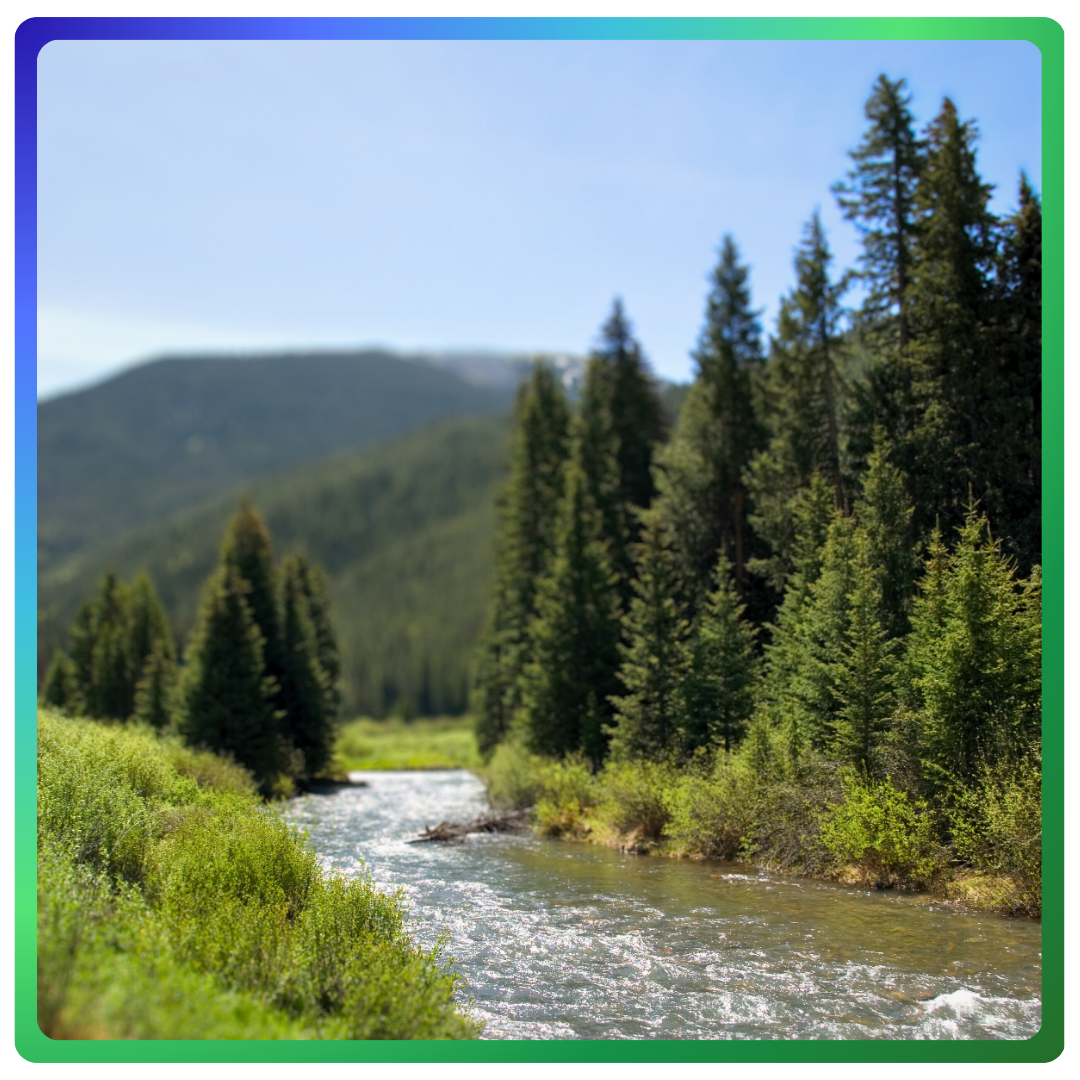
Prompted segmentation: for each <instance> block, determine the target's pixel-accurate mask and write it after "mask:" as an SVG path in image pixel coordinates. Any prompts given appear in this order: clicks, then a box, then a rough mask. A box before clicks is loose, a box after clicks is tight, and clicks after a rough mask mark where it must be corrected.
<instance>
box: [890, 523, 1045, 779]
mask: <svg viewBox="0 0 1080 1080" xmlns="http://www.w3.org/2000/svg"><path fill="white" fill-rule="evenodd" d="M927 579H928V580H927V581H925V582H924V585H923V588H922V596H921V597H920V601H919V603H917V605H916V608H915V614H914V617H913V619H912V623H913V625H912V634H911V637H910V639H909V642H908V654H909V656H908V659H907V664H908V666H909V669H910V670H911V672H912V675H913V677H912V685H913V688H914V690H915V692H916V694H917V695H918V699H919V703H920V704H921V706H922V709H923V713H924V725H923V726H924V739H925V743H924V748H925V753H926V759H927V762H928V763H929V765H930V766H932V767H933V770H934V774H935V775H937V776H938V777H942V778H944V777H951V778H952V779H953V780H955V781H959V782H960V783H962V784H966V783H970V782H971V781H973V780H974V779H975V777H976V775H977V773H978V769H979V767H980V765H982V764H983V763H987V764H993V763H994V762H995V761H996V760H1000V759H1001V758H1002V757H1006V756H1010V755H1013V754H1015V753H1016V751H1017V749H1023V748H1024V747H1025V746H1027V745H1030V744H1031V743H1032V742H1033V741H1034V740H1035V739H1037V738H1038V737H1039V731H1040V725H1041V699H1042V681H1041V597H1040V584H1041V579H1040V575H1039V572H1038V570H1037V569H1036V571H1035V572H1033V574H1032V576H1031V578H1030V579H1029V580H1028V581H1026V582H1022V581H1020V580H1018V579H1017V577H1016V573H1015V565H1014V563H1012V562H1011V561H1010V560H1009V559H1008V558H1006V557H1005V555H1004V554H1003V553H1002V551H1001V543H1000V541H997V540H994V539H992V538H991V536H990V533H989V528H988V525H987V521H986V517H985V515H983V514H980V513H977V512H976V509H975V507H974V505H973V504H969V507H968V511H967V514H966V517H965V522H964V525H963V527H962V528H961V530H960V536H959V539H958V542H957V545H956V548H955V550H954V551H953V552H952V554H951V555H949V556H948V558H947V560H946V559H945V558H943V556H942V553H941V552H940V551H938V552H936V553H935V552H932V553H931V562H930V564H929V565H928V568H927Z"/></svg>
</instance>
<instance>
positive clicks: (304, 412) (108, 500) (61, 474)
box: [38, 351, 515, 570]
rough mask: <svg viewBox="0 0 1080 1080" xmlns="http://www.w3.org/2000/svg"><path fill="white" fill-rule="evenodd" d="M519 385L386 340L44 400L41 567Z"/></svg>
mask: <svg viewBox="0 0 1080 1080" xmlns="http://www.w3.org/2000/svg"><path fill="white" fill-rule="evenodd" d="M508 366H509V367H510V369H511V370H512V371H513V370H515V368H514V366H513V365H512V364H508ZM513 390H514V379H513V378H512V377H511V378H509V379H504V380H503V381H502V382H501V383H499V382H498V381H497V380H495V381H492V380H489V381H488V382H486V383H484V384H482V385H478V380H477V379H476V378H475V376H473V377H472V379H471V381H466V379H465V378H462V377H460V376H459V375H458V374H456V373H455V372H454V371H452V370H450V369H449V368H447V367H446V366H445V365H433V364H432V363H430V362H425V361H424V360H423V359H422V358H414V359H413V360H410V359H407V358H402V357H400V356H395V355H391V354H390V353H386V352H378V351H366V352H353V353H342V352H338V353H328V352H320V353H311V354H301V353H295V354H287V355H276V356H260V357H250V358H236V357H217V358H213V357H211V358H207V357H201V358H175V359H163V360H157V361H153V362H150V363H147V364H144V365H142V366H140V367H137V368H131V369H128V370H127V371H125V372H123V373H122V374H120V375H117V376H116V377H115V378H112V379H109V380H108V381H107V382H104V383H101V384H99V385H97V386H94V387H91V388H89V389H87V390H81V391H78V392H76V393H72V394H68V395H65V396H63V397H59V398H54V399H51V400H48V401H45V402H42V403H41V404H40V405H39V406H38V566H39V568H40V569H42V570H46V569H48V568H50V567H52V566H55V565H56V564H57V562H58V561H59V560H61V559H63V558H64V557H65V556H66V555H69V554H72V553H74V552H77V551H79V550H80V549H83V548H85V547H87V546H91V545H96V544H100V543H102V542H103V541H106V540H108V539H110V538H112V537H117V536H119V535H120V534H122V533H124V532H125V531H127V530H129V529H132V528H134V527H136V526H139V525H141V524H143V523H146V522H151V521H154V520H155V519H158V518H160V517H162V516H163V515H166V514H169V513H171V512H174V511H176V510H179V509H182V508H183V507H187V506H192V505H194V504H196V503H199V502H201V501H203V500H205V499H207V498H209V497H211V496H213V495H216V494H219V493H222V492H226V491H231V490H233V489H234V488H236V487H237V485H239V484H243V483H246V482H248V481H249V480H252V479H254V478H256V477H259V476H265V475H268V474H271V473H276V472H279V471H281V470H282V469H287V468H291V467H293V466H295V465H298V464H300V463H302V462H304V461H311V460H314V459H317V458H321V457H323V456H325V455H327V454H331V453H333V452H335V451H339V450H345V449H355V448H360V447H364V446H371V445H374V444H375V443H379V442H384V441H385V440H387V439H391V438H394V437H395V436H398V435H401V434H404V433H405V432H408V431H412V430H416V429H418V428H421V427H423V426H424V425H426V424H429V423H430V422H431V421H433V420H435V419H437V418H439V417H446V416H461V415H482V414H494V413H503V412H506V411H507V410H508V409H509V406H510V401H511V398H512V396H513Z"/></svg>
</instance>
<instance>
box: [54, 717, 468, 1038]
mask: <svg viewBox="0 0 1080 1080" xmlns="http://www.w3.org/2000/svg"><path fill="white" fill-rule="evenodd" d="M454 986H455V976H453V975H452V974H451V973H449V971H448V970H447V967H446V961H445V957H443V956H441V955H440V950H439V949H435V950H432V951H431V952H425V951H424V950H422V949H420V948H419V947H418V946H417V945H416V944H415V943H414V942H413V941H412V939H411V938H410V936H409V934H408V931H407V927H406V923H405V914H404V911H403V909H402V901H401V899H400V898H399V897H388V896H386V895H384V894H382V893H380V892H378V891H377V890H376V889H375V888H374V887H373V886H372V885H371V884H370V883H369V882H366V881H363V880H357V879H348V880H346V879H343V878H339V877H332V876H331V877H326V876H324V875H323V874H322V872H321V871H320V869H319V867H318V864H317V861H316V858H315V855H314V853H313V852H312V851H311V850H310V849H309V848H308V847H307V845H306V843H305V842H304V841H303V840H302V838H300V837H298V836H297V835H296V834H295V832H293V831H292V830H290V829H289V828H288V827H287V826H286V825H285V824H284V822H283V821H282V820H281V818H280V817H279V816H278V814H277V813H276V812H274V811H273V810H272V809H271V808H267V807H266V806H265V805H264V804H263V803H261V802H260V801H259V800H258V799H257V797H256V796H255V795H254V789H253V785H252V782H251V779H250V777H249V775H248V774H247V773H246V772H245V771H244V770H242V769H239V768H237V767H236V766H233V765H230V764H229V763H227V762H224V761H222V760H221V759H220V758H217V757H214V756H213V755H211V754H207V753H200V752H196V751H192V750H190V749H187V748H185V747H182V746H181V745H179V744H178V743H176V742H173V741H170V740H168V739H162V738H159V737H158V736H156V735H154V734H152V733H150V732H148V731H140V730H137V729H133V728H130V727H128V728H124V727H117V726H105V725H102V724H98V723H94V722H90V721H81V720H69V719H65V718H62V717H60V716H58V715H56V714H51V713H48V712H40V713H39V715H38V1019H39V1024H40V1026H41V1028H42V1030H43V1031H44V1032H45V1034H46V1035H48V1036H49V1037H51V1038H58V1039H82V1038H134V1039H191V1038H216V1039H320V1038H322V1039H326V1038H330V1039H368V1038H392V1039H401V1038H422V1039H436V1038H469V1037H473V1036H475V1035H476V1034H477V1032H478V1028H477V1025H476V1024H475V1023H474V1022H473V1021H472V1020H470V1019H469V1018H467V1017H466V1016H463V1015H462V1014H461V1013H460V1012H459V1011H458V1010H457V1008H456V1007H455V1003H454V1000H453V990H454Z"/></svg>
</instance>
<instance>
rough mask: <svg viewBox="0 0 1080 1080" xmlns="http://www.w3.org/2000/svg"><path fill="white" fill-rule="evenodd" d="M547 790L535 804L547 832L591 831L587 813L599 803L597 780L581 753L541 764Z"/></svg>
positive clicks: (542, 828) (575, 833)
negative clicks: (586, 819)
mask: <svg viewBox="0 0 1080 1080" xmlns="http://www.w3.org/2000/svg"><path fill="white" fill-rule="evenodd" d="M538 779H539V782H540V784H541V786H542V789H543V792H544V794H543V795H542V796H541V797H540V799H539V801H538V802H537V804H536V821H537V824H538V826H539V828H540V832H541V833H542V834H543V835H545V836H583V835H585V834H587V833H588V832H590V831H591V829H590V827H589V826H588V825H587V824H586V823H585V815H586V813H587V812H588V811H589V810H590V809H592V807H594V806H595V805H596V801H597V783H596V778H595V777H594V776H593V774H592V770H590V768H589V766H588V763H587V762H586V761H585V758H584V756H583V755H582V754H572V755H571V756H570V757H568V758H566V759H565V760H564V761H553V762H548V763H546V764H543V765H541V766H540V769H539V776H538Z"/></svg>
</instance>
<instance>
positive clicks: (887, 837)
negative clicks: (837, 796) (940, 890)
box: [821, 773, 941, 888]
mask: <svg viewBox="0 0 1080 1080" xmlns="http://www.w3.org/2000/svg"><path fill="white" fill-rule="evenodd" d="M842 782H843V788H844V801H843V802H842V803H841V804H840V805H839V806H836V807H834V808H833V809H832V810H831V811H830V812H829V813H828V814H827V815H826V817H825V820H824V821H823V822H822V825H821V840H822V843H823V844H824V845H825V847H826V848H827V849H828V851H829V852H830V854H831V855H832V856H833V858H834V859H836V860H837V862H838V863H840V864H842V865H848V866H853V867H854V868H855V869H856V871H857V874H858V878H859V880H860V881H861V882H863V883H865V884H869V885H875V886H877V887H878V888H884V887H886V886H890V885H896V886H901V887H903V886H908V885H916V886H919V885H926V884H928V883H929V881H930V879H931V878H932V877H933V876H934V875H935V874H936V873H937V871H938V870H939V869H940V867H941V858H940V852H939V850H938V845H937V843H936V841H935V831H934V823H933V820H932V819H931V816H930V813H929V809H928V807H927V804H926V802H925V800H922V799H919V800H918V801H917V802H915V803H914V804H912V803H911V802H909V800H908V796H907V792H905V791H900V790H898V789H897V788H895V787H894V786H893V784H892V781H891V780H890V779H889V778H888V777H886V778H885V780H883V781H880V782H872V781H867V780H864V779H861V778H859V777H858V776H856V775H855V774H853V773H845V774H844V775H843V777H842Z"/></svg>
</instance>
